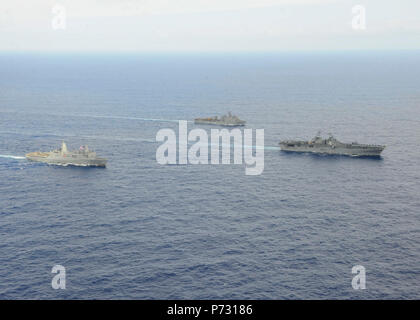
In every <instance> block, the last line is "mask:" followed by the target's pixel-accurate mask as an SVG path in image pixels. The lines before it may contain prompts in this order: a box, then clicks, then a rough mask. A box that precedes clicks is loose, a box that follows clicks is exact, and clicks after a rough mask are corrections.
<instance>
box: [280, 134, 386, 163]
mask: <svg viewBox="0 0 420 320" xmlns="http://www.w3.org/2000/svg"><path fill="white" fill-rule="evenodd" d="M279 145H280V148H281V150H282V151H290V152H311V153H319V154H335V155H346V156H353V157H379V156H380V154H381V152H382V151H383V150H384V149H385V146H382V145H373V144H360V143H357V142H352V143H343V142H340V141H338V140H337V139H336V138H334V137H333V136H332V135H331V134H330V135H329V137H328V138H326V139H324V138H322V137H321V135H320V132H318V134H317V135H316V136H315V137H314V138H313V139H312V140H309V141H303V140H284V141H280V143H279Z"/></svg>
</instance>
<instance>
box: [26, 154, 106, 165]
mask: <svg viewBox="0 0 420 320" xmlns="http://www.w3.org/2000/svg"><path fill="white" fill-rule="evenodd" d="M26 159H28V160H30V161H35V162H42V163H47V164H52V165H59V166H78V167H106V163H107V161H106V159H101V158H96V159H71V160H70V159H62V158H48V157H36V156H26Z"/></svg>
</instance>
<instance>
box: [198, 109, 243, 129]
mask: <svg viewBox="0 0 420 320" xmlns="http://www.w3.org/2000/svg"><path fill="white" fill-rule="evenodd" d="M194 123H196V124H214V125H218V126H225V127H237V126H244V125H245V123H246V121H244V120H241V119H239V118H238V117H237V116H234V115H232V114H231V113H230V112H229V113H228V114H227V115H224V116H221V117H220V118H219V117H217V116H215V117H210V118H196V119H194Z"/></svg>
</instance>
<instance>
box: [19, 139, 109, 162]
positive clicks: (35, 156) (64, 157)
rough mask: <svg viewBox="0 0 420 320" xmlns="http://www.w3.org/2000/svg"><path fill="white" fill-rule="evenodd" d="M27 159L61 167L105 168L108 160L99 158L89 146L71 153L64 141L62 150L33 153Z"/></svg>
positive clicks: (27, 155)
mask: <svg viewBox="0 0 420 320" xmlns="http://www.w3.org/2000/svg"><path fill="white" fill-rule="evenodd" d="M26 159H28V160H31V161H37V162H44V163H48V164H55V165H61V166H68V165H70V166H82V167H105V166H106V163H107V160H106V159H104V158H98V157H97V156H96V152H93V151H90V150H89V148H88V146H81V147H80V148H79V150H73V151H69V150H68V149H67V145H66V143H65V142H64V141H63V143H62V144H61V148H60V149H57V150H53V151H49V152H40V151H37V152H31V153H28V154H26Z"/></svg>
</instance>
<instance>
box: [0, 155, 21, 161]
mask: <svg viewBox="0 0 420 320" xmlns="http://www.w3.org/2000/svg"><path fill="white" fill-rule="evenodd" d="M0 158H8V159H16V160H23V159H25V157H21V156H11V155H8V154H0Z"/></svg>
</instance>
